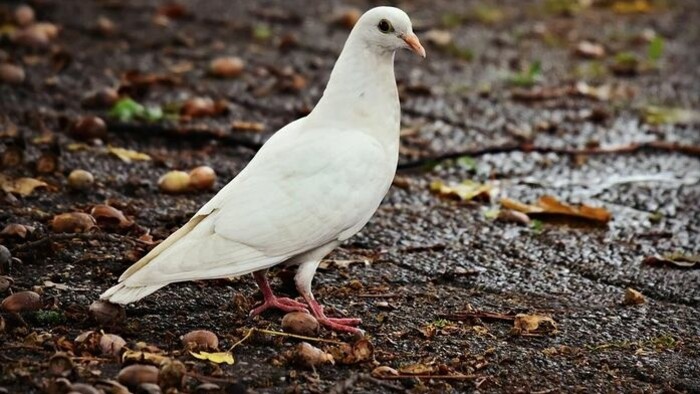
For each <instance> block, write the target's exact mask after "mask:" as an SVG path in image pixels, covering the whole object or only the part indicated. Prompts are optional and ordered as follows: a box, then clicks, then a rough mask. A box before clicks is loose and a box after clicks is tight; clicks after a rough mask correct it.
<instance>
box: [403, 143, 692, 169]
mask: <svg viewBox="0 0 700 394" xmlns="http://www.w3.org/2000/svg"><path fill="white" fill-rule="evenodd" d="M640 151H661V152H678V153H683V154H686V155H689V156H700V146H697V145H684V144H678V143H675V142H665V141H652V142H642V143H632V144H628V145H617V146H611V147H606V148H604V147H597V148H583V149H576V148H556V147H550V146H537V145H532V144H530V143H525V144H505V145H500V146H488V147H485V148H478V149H469V150H463V151H459V152H452V153H446V154H444V155H438V156H433V157H426V158H423V159H418V160H414V161H409V162H406V163H401V164H399V169H401V170H405V169H411V168H416V167H423V166H425V165H428V164H430V163H435V162H441V161H445V160H450V159H456V158H459V157H462V156H472V157H477V156H483V155H488V154H496V153H510V152H525V153H532V152H537V153H559V154H562V155H572V156H575V155H604V154H616V153H635V152H640Z"/></svg>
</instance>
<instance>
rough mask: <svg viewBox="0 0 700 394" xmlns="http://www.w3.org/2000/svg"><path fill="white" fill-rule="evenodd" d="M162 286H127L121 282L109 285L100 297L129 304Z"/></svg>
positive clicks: (114, 302) (112, 301)
mask: <svg viewBox="0 0 700 394" xmlns="http://www.w3.org/2000/svg"><path fill="white" fill-rule="evenodd" d="M163 286H165V285H153V286H140V287H127V286H126V285H125V284H124V283H123V282H122V283H119V284H117V285H116V286H112V287H110V288H109V289H108V290H107V291H105V292H104V293H102V295H101V296H100V299H101V300H105V301H109V302H111V303H113V304H122V305H125V304H130V303H132V302H136V301H138V300H140V299H142V298H144V297H146V296H148V295H150V294H152V293H155V292H156V291H157V290H158V289H160V288H161V287H163Z"/></svg>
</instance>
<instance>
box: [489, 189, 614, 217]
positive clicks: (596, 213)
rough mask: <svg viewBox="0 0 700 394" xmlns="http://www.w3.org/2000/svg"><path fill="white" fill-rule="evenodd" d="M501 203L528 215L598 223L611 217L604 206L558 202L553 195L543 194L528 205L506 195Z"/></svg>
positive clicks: (505, 206)
mask: <svg viewBox="0 0 700 394" xmlns="http://www.w3.org/2000/svg"><path fill="white" fill-rule="evenodd" d="M501 205H502V206H503V207H504V208H508V209H512V210H515V211H519V212H523V213H526V214H528V215H533V216H538V215H561V216H568V217H574V218H581V219H587V220H592V221H596V222H600V223H607V222H608V221H610V219H612V215H611V214H610V212H609V211H608V210H607V209H605V208H600V207H592V206H589V205H585V204H581V205H568V204H564V203H562V202H560V201H559V200H557V199H556V198H554V197H553V196H549V195H545V196H542V197H540V199H539V200H538V201H537V205H528V204H524V203H522V202H520V201H516V200H513V199H510V198H507V197H504V198H501Z"/></svg>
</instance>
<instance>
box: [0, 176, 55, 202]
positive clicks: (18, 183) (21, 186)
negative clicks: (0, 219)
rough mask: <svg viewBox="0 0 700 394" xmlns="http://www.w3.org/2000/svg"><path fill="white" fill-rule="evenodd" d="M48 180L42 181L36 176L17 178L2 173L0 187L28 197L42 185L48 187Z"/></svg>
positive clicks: (7, 191) (8, 191) (6, 191)
mask: <svg viewBox="0 0 700 394" xmlns="http://www.w3.org/2000/svg"><path fill="white" fill-rule="evenodd" d="M48 186H49V185H48V184H47V183H46V182H43V181H40V180H38V179H34V178H17V179H11V178H9V177H8V176H6V175H2V174H0V187H1V188H2V190H3V191H5V193H14V194H19V195H20V196H22V197H26V196H28V195H30V194H32V192H34V190H35V189H37V188H40V187H48Z"/></svg>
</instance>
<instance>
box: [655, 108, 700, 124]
mask: <svg viewBox="0 0 700 394" xmlns="http://www.w3.org/2000/svg"><path fill="white" fill-rule="evenodd" d="M642 117H643V119H644V122H646V123H649V124H652V125H662V124H690V123H695V122H700V112H698V111H694V110H690V109H684V108H671V107H658V106H654V105H650V106H647V107H644V108H643V109H642Z"/></svg>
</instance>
